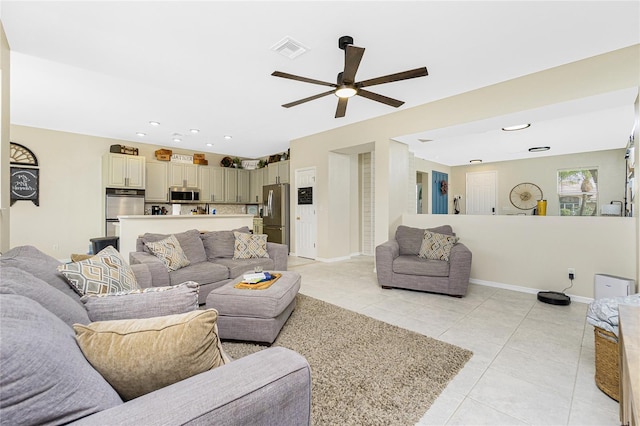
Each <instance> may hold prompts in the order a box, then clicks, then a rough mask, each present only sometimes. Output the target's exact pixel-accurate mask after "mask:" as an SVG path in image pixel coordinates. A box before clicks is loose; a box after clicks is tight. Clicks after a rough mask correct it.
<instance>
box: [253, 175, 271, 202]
mask: <svg viewBox="0 0 640 426" xmlns="http://www.w3.org/2000/svg"><path fill="white" fill-rule="evenodd" d="M265 171H267V172H268V170H267V169H266V168H262V169H256V170H251V171H250V172H249V203H252V204H253V203H257V204H262V186H263V185H264V172H265Z"/></svg>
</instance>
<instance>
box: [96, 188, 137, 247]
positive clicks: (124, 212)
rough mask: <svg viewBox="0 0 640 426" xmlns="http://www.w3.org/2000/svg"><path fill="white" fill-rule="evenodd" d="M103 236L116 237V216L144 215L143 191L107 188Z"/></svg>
mask: <svg viewBox="0 0 640 426" xmlns="http://www.w3.org/2000/svg"><path fill="white" fill-rule="evenodd" d="M105 193H106V194H105V195H106V201H105V219H106V223H105V236H107V237H114V236H116V235H118V228H117V225H118V216H129V215H143V214H144V189H119V188H107V189H106V191H105Z"/></svg>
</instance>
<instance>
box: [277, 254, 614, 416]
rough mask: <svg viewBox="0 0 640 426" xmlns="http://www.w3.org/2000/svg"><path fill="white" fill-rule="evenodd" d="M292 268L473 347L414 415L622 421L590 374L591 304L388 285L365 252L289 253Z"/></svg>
mask: <svg viewBox="0 0 640 426" xmlns="http://www.w3.org/2000/svg"><path fill="white" fill-rule="evenodd" d="M289 269H290V270H294V271H297V272H299V273H300V274H302V287H301V289H300V292H301V293H302V294H305V295H308V296H311V297H315V298H317V299H321V300H324V301H326V302H329V303H333V304H335V305H338V306H341V307H343V308H346V309H350V310H353V311H356V312H360V313H362V314H365V315H367V316H370V317H373V318H376V319H379V320H381V321H386V322H388V323H390V324H394V325H397V326H399V327H402V328H406V329H409V330H413V331H415V332H418V333H421V334H424V335H427V336H430V337H433V338H436V339H439V340H443V341H445V342H449V343H452V344H455V345H458V346H460V347H463V348H466V349H469V350H471V351H473V352H474V355H473V357H472V358H471V360H470V361H469V362H468V363H467V364H466V366H465V367H464V368H463V370H462V371H461V372H460V373H459V374H458V375H457V376H456V377H455V378H454V379H453V380H452V381H451V383H449V385H448V386H447V388H446V389H445V390H444V391H443V392H442V394H441V395H440V396H439V397H438V399H437V400H436V401H435V402H434V404H433V405H432V406H431V407H430V408H429V409H428V410H427V411H426V413H425V414H424V416H423V417H422V419H420V421H419V423H418V425H603V426H609V425H617V424H619V420H618V403H617V402H616V401H614V400H613V399H611V398H609V397H608V396H607V395H605V394H604V393H603V392H602V391H600V390H599V389H598V388H597V387H596V385H595V383H594V378H593V377H594V373H595V360H594V337H593V327H592V326H591V325H590V324H588V323H587V322H586V311H587V305H586V304H583V303H577V302H572V303H571V305H569V306H553V305H547V304H544V303H541V302H538V301H537V300H536V296H535V295H532V294H526V293H519V292H515V291H509V290H503V289H498V288H493V287H486V286H480V285H474V284H471V285H470V286H469V290H468V293H467V296H466V297H464V298H461V299H458V298H453V297H449V296H442V295H435V294H429V293H422V292H415V291H409V290H400V289H393V290H383V289H382V288H380V286H379V285H378V282H377V279H376V275H375V273H374V263H373V258H372V257H368V256H358V257H355V258H352V259H350V260H346V261H341V262H334V263H323V262H316V261H313V260H309V259H304V258H298V257H294V256H291V257H290V258H289ZM425 409H426V408H425Z"/></svg>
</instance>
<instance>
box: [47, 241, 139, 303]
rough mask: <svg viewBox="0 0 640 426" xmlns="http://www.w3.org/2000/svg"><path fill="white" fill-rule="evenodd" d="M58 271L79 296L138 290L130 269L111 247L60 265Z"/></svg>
mask: <svg viewBox="0 0 640 426" xmlns="http://www.w3.org/2000/svg"><path fill="white" fill-rule="evenodd" d="M58 271H60V272H62V274H63V275H64V276H65V278H66V279H67V281H68V282H69V283H70V284H71V287H72V288H73V289H74V290H75V291H77V292H78V294H80V296H84V295H87V294H107V293H118V292H120V291H129V290H134V289H137V288H139V286H138V282H137V281H136V276H135V274H134V273H133V271H132V270H131V267H129V265H128V264H127V262H125V261H124V259H123V258H122V256H120V253H118V251H117V250H116V249H114V248H113V247H112V246H108V247H106V248H104V249H103V250H102V251H100V252H99V253H98V254H96V255H95V256H93V257H92V258H90V259H86V260H83V261H80V262H74V263H66V264H63V265H60V266H58Z"/></svg>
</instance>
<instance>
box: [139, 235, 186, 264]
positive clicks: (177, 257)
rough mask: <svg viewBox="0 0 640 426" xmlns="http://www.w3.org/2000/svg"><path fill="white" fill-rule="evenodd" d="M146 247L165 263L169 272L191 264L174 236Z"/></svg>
mask: <svg viewBox="0 0 640 426" xmlns="http://www.w3.org/2000/svg"><path fill="white" fill-rule="evenodd" d="M145 246H147V248H149V250H151V253H153V255H154V256H156V257H157V258H158V259H160V260H161V261H162V263H164V266H166V267H167V270H168V271H169V272H171V271H177V270H178V269H180V268H184V267H185V266H189V265H190V264H191V262H189V259H187V256H186V255H185V254H184V251H183V250H182V247H180V243H179V242H178V240H177V239H176V237H175V236H174V235H169V237H167V238H165V239H164V240H160V241H156V242H153V243H145Z"/></svg>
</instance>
